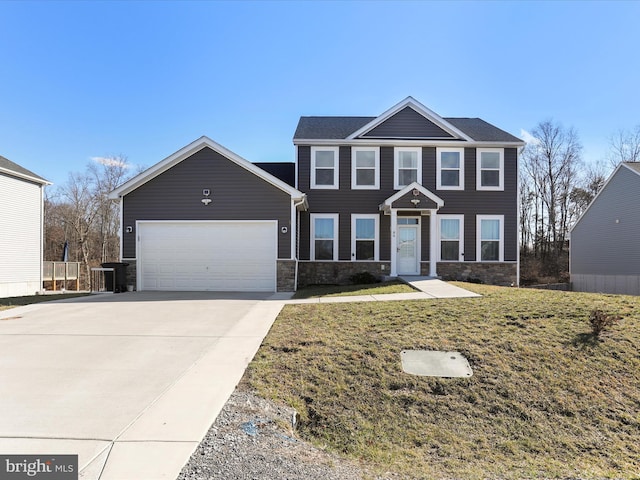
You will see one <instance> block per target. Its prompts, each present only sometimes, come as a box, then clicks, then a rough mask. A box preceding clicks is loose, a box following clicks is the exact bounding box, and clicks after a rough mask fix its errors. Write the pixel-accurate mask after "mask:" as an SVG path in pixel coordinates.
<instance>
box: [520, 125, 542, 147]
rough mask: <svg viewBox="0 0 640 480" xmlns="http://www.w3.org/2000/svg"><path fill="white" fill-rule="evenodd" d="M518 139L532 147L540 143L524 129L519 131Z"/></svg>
mask: <svg viewBox="0 0 640 480" xmlns="http://www.w3.org/2000/svg"><path fill="white" fill-rule="evenodd" d="M520 138H522V139H523V140H524V141H525V142H527V143H530V144H533V145H538V144H539V143H540V140H538V139H537V138H536V137H534V136H533V135H531V134H530V133H529V132H527V131H526V130H525V129H524V128H521V129H520Z"/></svg>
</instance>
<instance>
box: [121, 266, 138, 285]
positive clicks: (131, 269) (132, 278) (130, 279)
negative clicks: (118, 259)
mask: <svg viewBox="0 0 640 480" xmlns="http://www.w3.org/2000/svg"><path fill="white" fill-rule="evenodd" d="M122 262H123V263H128V264H129V266H128V267H127V286H128V285H133V289H134V290H137V289H138V287H137V284H136V282H137V280H136V273H137V268H136V266H137V261H136V260H127V259H125V260H122Z"/></svg>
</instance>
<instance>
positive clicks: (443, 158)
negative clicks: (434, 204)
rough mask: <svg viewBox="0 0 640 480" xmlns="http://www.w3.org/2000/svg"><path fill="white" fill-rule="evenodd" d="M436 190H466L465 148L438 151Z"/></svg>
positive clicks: (439, 149) (440, 149) (438, 149)
mask: <svg viewBox="0 0 640 480" xmlns="http://www.w3.org/2000/svg"><path fill="white" fill-rule="evenodd" d="M436 188H437V189H438V190H464V148H437V149H436Z"/></svg>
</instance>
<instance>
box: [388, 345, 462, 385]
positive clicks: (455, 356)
mask: <svg viewBox="0 0 640 480" xmlns="http://www.w3.org/2000/svg"><path fill="white" fill-rule="evenodd" d="M400 358H401V359H402V370H404V371H405V372H406V373H410V374H411V375H420V376H423V377H465V378H466V377H470V376H471V375H473V371H472V370H471V366H470V365H469V362H468V361H467V359H466V358H465V357H464V356H463V355H462V354H461V353H460V352H437V351H428V350H403V351H402V352H400Z"/></svg>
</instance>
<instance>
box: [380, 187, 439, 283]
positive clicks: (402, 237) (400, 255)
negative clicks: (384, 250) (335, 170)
mask: <svg viewBox="0 0 640 480" xmlns="http://www.w3.org/2000/svg"><path fill="white" fill-rule="evenodd" d="M443 205H444V202H443V200H442V199H441V198H439V197H438V196H436V195H434V194H433V193H431V192H430V191H429V190H427V189H426V188H424V187H423V186H422V185H420V184H419V183H416V182H414V183H412V184H411V185H408V186H406V187H404V188H403V189H402V190H400V191H398V192H397V193H395V194H394V195H392V196H391V197H389V198H387V199H386V200H385V201H384V203H382V204H381V205H380V210H382V211H383V212H384V213H385V215H390V216H391V276H392V277H396V276H398V275H421V271H420V262H421V260H422V257H423V254H422V251H421V250H422V249H421V245H422V241H421V234H420V232H421V225H422V222H424V221H426V218H427V217H428V218H429V220H428V221H429V260H430V261H429V276H430V277H435V276H437V271H436V251H437V235H436V231H437V223H436V214H437V212H438V210H439V209H440V208H441V207H442V206H443ZM424 257H426V255H424Z"/></svg>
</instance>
